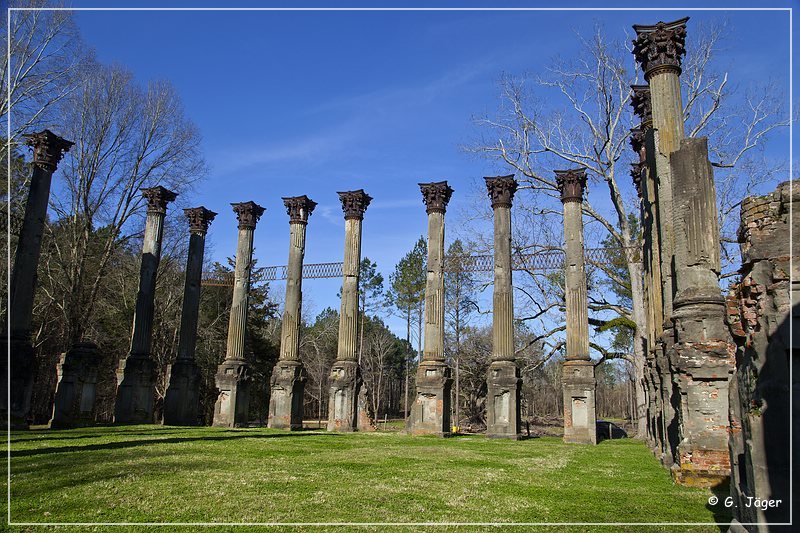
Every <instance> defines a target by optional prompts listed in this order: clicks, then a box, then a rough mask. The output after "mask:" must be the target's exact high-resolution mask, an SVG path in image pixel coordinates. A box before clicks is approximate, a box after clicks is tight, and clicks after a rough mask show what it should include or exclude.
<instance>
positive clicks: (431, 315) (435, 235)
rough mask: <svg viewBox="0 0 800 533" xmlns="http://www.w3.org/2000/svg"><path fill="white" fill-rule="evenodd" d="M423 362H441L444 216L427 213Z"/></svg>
mask: <svg viewBox="0 0 800 533" xmlns="http://www.w3.org/2000/svg"><path fill="white" fill-rule="evenodd" d="M424 342H425V345H424V348H423V351H422V360H423V361H444V213H443V212H439V211H431V212H430V213H428V274H427V281H426V284H425V337H424Z"/></svg>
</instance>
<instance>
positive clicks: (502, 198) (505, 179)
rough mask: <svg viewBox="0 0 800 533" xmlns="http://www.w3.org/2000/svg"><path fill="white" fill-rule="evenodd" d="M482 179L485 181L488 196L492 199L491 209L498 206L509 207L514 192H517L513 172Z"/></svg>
mask: <svg viewBox="0 0 800 533" xmlns="http://www.w3.org/2000/svg"><path fill="white" fill-rule="evenodd" d="M483 179H484V180H485V181H486V189H487V191H488V192H489V198H490V199H491V200H492V209H496V208H498V207H508V208H509V209H510V208H511V204H512V203H513V201H514V193H516V192H517V180H515V179H514V174H509V175H508V176H492V177H486V178H483Z"/></svg>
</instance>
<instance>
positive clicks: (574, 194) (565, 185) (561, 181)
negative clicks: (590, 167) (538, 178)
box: [553, 168, 586, 203]
mask: <svg viewBox="0 0 800 533" xmlns="http://www.w3.org/2000/svg"><path fill="white" fill-rule="evenodd" d="M553 172H555V174H556V183H557V184H558V190H559V191H561V202H562V203H567V202H582V201H583V191H584V190H586V169H585V168H573V169H570V170H554V171H553Z"/></svg>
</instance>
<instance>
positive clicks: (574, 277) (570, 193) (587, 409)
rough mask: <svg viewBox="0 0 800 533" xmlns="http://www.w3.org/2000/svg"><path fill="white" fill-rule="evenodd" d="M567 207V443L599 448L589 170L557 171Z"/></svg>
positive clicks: (564, 384)
mask: <svg viewBox="0 0 800 533" xmlns="http://www.w3.org/2000/svg"><path fill="white" fill-rule="evenodd" d="M555 174H556V182H557V183H558V188H559V189H560V191H561V202H562V203H563V204H564V240H565V241H566V254H565V255H566V257H565V260H564V266H565V270H566V271H565V272H564V285H565V294H566V300H567V302H566V303H567V313H566V314H567V317H566V318H567V356H566V358H565V361H564V366H563V369H562V372H561V385H562V387H563V392H564V442H574V443H580V444H597V430H596V424H595V419H596V417H595V386H596V380H595V376H594V363H593V362H592V359H591V357H589V314H588V313H589V302H588V299H587V296H586V269H585V267H584V258H583V254H584V251H583V210H582V204H583V191H584V189H585V188H586V169H584V168H578V169H572V170H556V171H555Z"/></svg>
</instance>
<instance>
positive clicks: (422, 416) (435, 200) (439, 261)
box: [408, 181, 513, 437]
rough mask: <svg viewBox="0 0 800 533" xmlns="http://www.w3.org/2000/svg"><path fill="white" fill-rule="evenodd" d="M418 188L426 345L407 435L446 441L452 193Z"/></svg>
mask: <svg viewBox="0 0 800 533" xmlns="http://www.w3.org/2000/svg"><path fill="white" fill-rule="evenodd" d="M419 188H420V190H421V191H422V199H423V201H424V202H425V207H426V212H427V213H428V273H427V281H426V285H425V337H424V342H425V344H424V347H423V350H422V361H421V362H420V364H419V367H418V368H417V397H416V400H415V401H414V403H413V405H412V406H411V415H410V416H409V418H408V431H409V432H410V433H411V434H413V435H438V436H440V437H446V436H449V435H450V430H451V424H450V387H451V384H452V383H453V380H452V379H451V378H450V367H449V366H448V365H447V363H446V362H445V357H444V214H445V210H446V209H447V204H448V202H449V201H450V196H451V195H452V194H453V189H452V188H451V187H450V186H449V185H448V184H447V182H446V181H440V182H435V183H420V184H419ZM509 251H510V250H509ZM512 312H513V308H512Z"/></svg>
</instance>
